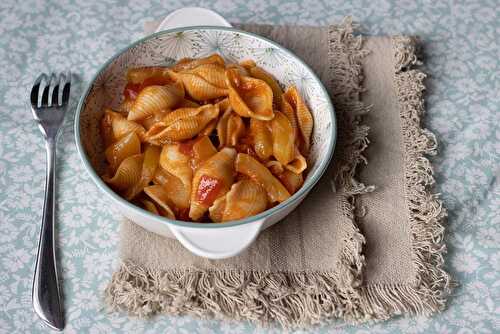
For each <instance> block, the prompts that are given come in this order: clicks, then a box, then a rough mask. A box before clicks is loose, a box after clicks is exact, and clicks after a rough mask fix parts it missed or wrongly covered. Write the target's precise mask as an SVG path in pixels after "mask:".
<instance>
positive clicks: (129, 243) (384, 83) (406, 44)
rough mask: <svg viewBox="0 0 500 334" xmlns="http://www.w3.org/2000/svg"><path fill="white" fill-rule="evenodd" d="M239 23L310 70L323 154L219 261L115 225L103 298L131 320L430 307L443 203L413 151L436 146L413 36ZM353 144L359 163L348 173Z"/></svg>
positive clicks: (278, 317)
mask: <svg viewBox="0 0 500 334" xmlns="http://www.w3.org/2000/svg"><path fill="white" fill-rule="evenodd" d="M239 28H241V29H243V30H246V31H251V32H255V33H257V34H260V35H262V36H265V37H268V38H270V39H272V40H274V41H276V42H278V43H280V44H281V45H283V46H284V47H286V48H288V49H290V50H291V51H293V52H294V53H296V54H297V55H298V56H299V57H300V58H302V59H303V60H304V61H305V62H306V63H308V64H309V65H310V66H311V68H312V69H313V70H314V71H315V72H316V73H317V74H318V76H319V77H320V79H321V80H322V81H323V83H324V84H325V87H327V89H328V90H329V92H330V95H331V98H332V101H333V104H334V106H335V110H336V115H337V120H338V141H337V146H336V149H335V154H334V159H333V160H332V163H331V164H330V167H329V169H328V171H327V172H326V173H325V175H324V176H323V177H322V179H321V180H320V181H319V182H318V184H317V185H316V187H315V188H314V189H313V190H312V191H311V193H310V194H309V195H308V196H307V198H306V199H305V201H304V202H303V203H302V204H301V205H300V206H299V207H298V208H297V209H296V210H295V211H294V212H293V213H292V214H290V215H289V216H288V217H287V218H285V219H284V220H283V221H282V222H280V223H278V224H276V225H274V226H272V227H271V228H269V229H267V230H266V231H264V232H262V233H261V235H260V236H259V237H258V239H257V240H256V242H255V243H254V244H253V245H252V246H250V248H249V249H247V250H246V251H245V252H243V253H242V254H240V255H238V256H236V257H233V258H230V259H226V260H218V261H214V260H207V259H203V258H200V257H196V256H194V255H192V254H190V253H189V252H188V251H187V250H185V249H184V248H183V247H182V246H181V245H180V244H179V243H178V242H177V241H176V240H174V239H168V238H162V237H160V236H157V235H155V234H153V233H150V232H147V231H145V230H144V229H142V228H140V227H138V226H136V225H135V224H133V223H131V222H129V221H124V222H123V223H122V227H121V243H120V244H121V246H120V254H121V260H122V262H123V264H122V266H121V268H120V269H119V270H118V271H117V272H116V273H115V274H114V275H113V279H112V282H111V283H110V284H109V286H108V288H107V290H106V300H107V302H108V304H109V305H110V306H112V307H114V308H118V309H122V310H126V311H128V312H130V313H132V314H137V315H151V314H154V313H168V314H192V315H201V316H224V317H229V318H234V319H248V320H254V321H259V322H263V323H268V322H271V321H277V322H279V323H280V324H281V325H283V326H285V327H296V326H304V325H309V324H316V323H321V322H325V321H327V320H329V319H333V318H342V319H345V320H347V321H355V322H357V321H366V320H371V319H374V320H378V319H387V318H389V317H390V316H392V315H395V314H401V313H410V314H430V313H433V312H436V311H438V310H441V309H442V308H443V307H444V302H445V299H444V297H445V295H446V293H447V291H448V286H449V277H448V275H447V274H446V273H445V272H444V271H443V270H442V269H441V267H442V264H443V258H442V255H443V252H444V247H443V245H442V237H443V232H444V231H443V227H442V225H441V220H442V218H443V217H444V215H445V211H444V209H443V208H442V206H441V202H440V201H439V199H438V198H437V197H436V195H433V194H431V193H430V192H429V189H428V188H429V186H430V185H432V182H433V178H432V172H431V168H430V165H429V162H428V160H427V159H426V158H425V157H424V154H426V153H434V151H435V140H434V138H433V136H432V134H430V133H429V132H428V131H426V130H423V129H421V127H420V115H421V114H422V113H423V111H424V109H423V95H422V94H423V90H424V86H423V79H424V77H425V75H424V74H423V73H422V72H420V71H419V70H416V69H413V68H412V67H413V66H414V65H417V64H418V60H417V58H416V52H415V51H416V50H415V46H416V42H415V40H414V39H411V38H407V37H368V38H365V39H362V38H361V37H359V36H358V37H355V36H354V35H353V27H352V24H351V22H350V21H349V20H346V21H345V22H344V23H343V24H342V25H340V26H331V27H296V26H286V27H277V26H263V25H240V26H239ZM363 79H364V80H363ZM368 106H369V107H368ZM369 128H371V130H370V131H371V132H370V136H369V137H368V129H369ZM368 138H369V139H370V141H371V144H370V146H369V148H368V149H367V150H366V151H365V149H366V148H367V146H368ZM363 151H365V152H364V153H365V155H366V156H367V158H368V160H369V161H370V163H369V164H368V165H367V166H365V167H363V168H362V169H360V170H361V172H360V173H359V177H355V176H356V170H357V169H358V168H357V167H358V165H359V164H360V163H362V162H366V158H365V157H364V156H363V155H362V154H363ZM357 179H360V180H361V181H363V182H364V183H366V184H374V185H376V190H375V191H373V190H374V187H373V186H365V184H363V183H361V182H360V181H359V180H357ZM358 227H359V228H358Z"/></svg>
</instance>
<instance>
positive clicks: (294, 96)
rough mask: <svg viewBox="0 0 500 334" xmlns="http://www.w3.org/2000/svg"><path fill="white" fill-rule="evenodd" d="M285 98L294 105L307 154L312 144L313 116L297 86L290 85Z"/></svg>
mask: <svg viewBox="0 0 500 334" xmlns="http://www.w3.org/2000/svg"><path fill="white" fill-rule="evenodd" d="M284 98H285V99H286V100H287V102H288V103H289V104H290V105H291V106H292V108H293V110H294V111H295V114H296V115H297V123H298V125H299V129H300V133H301V134H302V140H303V141H304V145H303V146H304V147H303V148H302V150H303V152H304V154H307V153H308V152H309V147H310V145H311V134H312V129H313V117H312V115H311V112H310V111H309V108H307V106H306V104H305V103H304V100H302V97H301V96H300V94H299V92H298V90H297V87H295V86H291V87H289V88H288V89H287V90H286V91H285V94H284Z"/></svg>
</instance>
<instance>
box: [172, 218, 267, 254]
mask: <svg viewBox="0 0 500 334" xmlns="http://www.w3.org/2000/svg"><path fill="white" fill-rule="evenodd" d="M263 224H264V219H261V220H258V221H254V222H251V223H246V224H242V225H237V226H231V227H225V228H193V227H184V226H175V225H169V228H170V230H171V231H172V234H173V235H174V236H175V237H176V238H177V240H179V242H180V243H181V244H182V245H183V246H184V247H186V248H187V249H188V250H189V251H190V252H192V253H194V254H196V255H198V256H202V257H206V258H209V259H213V260H217V259H225V258H228V257H232V256H235V255H237V254H239V253H241V252H242V251H243V250H245V249H246V248H247V247H248V246H249V245H250V244H251V243H252V242H253V241H254V240H255V238H256V237H257V235H258V234H259V232H260V230H261V228H262V225H263Z"/></svg>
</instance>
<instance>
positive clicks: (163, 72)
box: [127, 66, 171, 84]
mask: <svg viewBox="0 0 500 334" xmlns="http://www.w3.org/2000/svg"><path fill="white" fill-rule="evenodd" d="M152 78H153V79H155V80H157V81H161V80H163V81H164V82H165V83H167V82H169V81H171V79H170V76H169V75H168V72H167V68H166V67H161V66H150V67H135V68H130V69H128V70H127V81H128V82H129V83H132V84H142V83H144V81H146V80H147V79H152Z"/></svg>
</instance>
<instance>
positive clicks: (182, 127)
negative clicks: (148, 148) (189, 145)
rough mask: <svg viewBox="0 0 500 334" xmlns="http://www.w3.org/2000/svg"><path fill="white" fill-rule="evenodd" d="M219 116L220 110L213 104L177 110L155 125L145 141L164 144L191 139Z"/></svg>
mask: <svg viewBox="0 0 500 334" xmlns="http://www.w3.org/2000/svg"><path fill="white" fill-rule="evenodd" d="M218 115H219V108H218V107H217V106H216V105H212V104H209V105H204V106H202V107H200V108H196V109H195V108H182V109H177V110H175V111H173V112H171V113H170V114H168V115H167V116H166V117H165V118H164V119H163V121H162V122H159V123H156V124H155V125H153V126H152V127H151V129H149V130H148V132H147V133H146V135H145V140H146V141H147V142H150V143H153V144H164V143H170V142H175V141H181V140H185V139H190V138H192V137H194V136H195V135H197V134H198V133H200V132H201V131H202V130H203V129H204V128H205V127H206V126H207V125H208V123H209V122H210V121H212V120H213V119H215V118H217V116H218Z"/></svg>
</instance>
